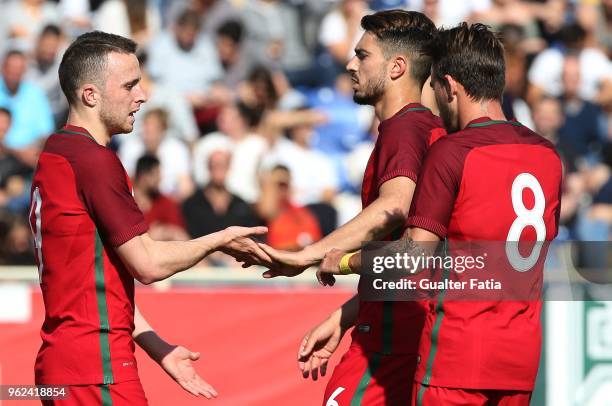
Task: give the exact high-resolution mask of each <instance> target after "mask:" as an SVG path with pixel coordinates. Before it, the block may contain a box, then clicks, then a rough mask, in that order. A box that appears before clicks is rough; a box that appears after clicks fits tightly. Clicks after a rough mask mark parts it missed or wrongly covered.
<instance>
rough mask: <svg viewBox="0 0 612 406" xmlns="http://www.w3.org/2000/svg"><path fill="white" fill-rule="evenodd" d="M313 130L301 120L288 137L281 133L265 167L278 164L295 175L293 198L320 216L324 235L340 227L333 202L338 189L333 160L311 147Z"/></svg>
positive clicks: (267, 158)
mask: <svg viewBox="0 0 612 406" xmlns="http://www.w3.org/2000/svg"><path fill="white" fill-rule="evenodd" d="M313 133H314V130H313V127H312V125H311V124H310V123H298V124H297V125H296V126H293V127H291V128H288V129H287V134H288V135H289V138H285V137H281V138H280V139H279V140H278V141H277V142H275V143H274V146H273V148H272V149H271V150H270V151H269V152H268V153H267V154H266V155H265V156H264V158H263V160H262V168H264V170H265V169H269V168H273V167H277V166H278V165H281V166H285V167H287V168H288V169H289V172H290V173H291V178H292V186H293V187H292V190H291V201H292V202H293V203H295V204H297V205H298V206H305V207H307V208H308V209H310V211H311V212H312V213H313V214H314V215H315V216H316V217H317V220H318V222H319V225H320V226H321V232H322V234H323V235H327V234H329V233H331V232H332V231H333V230H335V229H336V227H337V225H338V224H337V213H336V210H335V209H334V208H333V207H332V206H331V204H332V201H333V199H334V197H335V196H336V193H337V191H338V189H339V183H340V182H339V181H338V176H337V174H336V168H335V167H334V163H333V161H332V160H331V159H330V158H328V157H327V156H326V155H324V154H322V153H320V152H319V151H315V150H313V149H312V148H311V147H310V139H311V138H312V135H313Z"/></svg>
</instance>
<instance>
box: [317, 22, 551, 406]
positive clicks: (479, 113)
mask: <svg viewBox="0 0 612 406" xmlns="http://www.w3.org/2000/svg"><path fill="white" fill-rule="evenodd" d="M427 53H428V55H431V57H432V79H431V83H432V86H433V89H434V93H435V96H436V102H437V104H438V107H439V108H440V113H441V116H442V118H443V120H444V124H445V126H446V128H447V130H448V131H449V133H451V132H454V133H452V134H450V135H447V136H446V137H444V138H442V139H441V140H440V141H438V142H437V143H436V144H434V145H433V146H432V147H431V149H430V150H429V153H428V155H427V157H426V159H425V163H424V165H423V170H422V173H421V176H420V177H419V182H418V185H417V187H416V191H415V196H414V199H413V202H412V207H411V209H410V215H409V218H408V224H409V225H410V229H409V232H408V233H407V234H406V238H404V239H402V240H399V241H397V242H392V243H390V244H389V246H388V247H386V248H385V250H386V251H389V252H408V253H409V254H412V255H415V256H418V255H421V254H422V253H423V252H424V251H427V250H428V248H426V245H425V244H423V243H421V244H419V243H420V242H433V243H435V242H437V241H439V240H442V239H447V240H448V241H449V244H451V242H452V241H459V242H461V241H501V242H506V243H507V242H515V243H516V242H518V241H519V239H520V240H521V241H551V240H553V239H554V238H555V236H556V234H557V227H558V217H559V208H560V191H561V179H562V171H561V161H560V159H559V157H558V155H557V153H556V151H555V149H554V147H553V145H552V144H551V143H550V142H548V141H546V140H545V139H544V138H542V137H540V136H539V135H537V134H535V133H534V132H533V131H531V130H529V129H528V128H526V127H524V126H522V125H521V124H520V123H518V122H516V121H507V120H506V119H505V117H504V115H503V112H502V108H501V105H500V100H501V96H502V92H503V89H504V70H505V63H504V56H503V55H504V54H503V47H502V44H501V42H500V41H499V39H498V38H497V37H496V36H495V34H493V33H492V32H491V31H489V30H488V29H487V27H486V26H484V25H481V24H474V25H471V26H469V25H467V24H465V23H464V24H461V25H459V26H458V27H455V28H452V29H449V30H441V31H440V32H439V34H438V35H437V36H436V39H435V41H432V43H431V45H430V46H429V47H428V50H427ZM506 243H502V244H504V245H506ZM519 255H521V256H523V253H519ZM504 258H505V257H504ZM523 259H524V258H523ZM362 261H363V258H362V257H361V255H353V256H352V257H350V259H349V260H348V267H350V268H351V269H354V270H358V269H359V267H360V266H361V262H362ZM507 263H510V264H512V260H511V259H510V257H508V258H507ZM538 263H539V264H541V260H539V262H538ZM523 264H524V262H523ZM513 266H514V265H513ZM517 270H521V271H522V272H537V273H539V274H536V275H538V277H541V272H542V267H541V266H536V265H535V263H532V264H531V265H530V266H529V267H526V268H525V267H523V268H521V267H515V268H514V269H504V271H507V272H515V273H516V275H515V276H514V278H515V279H518V278H520V275H521V273H519V272H517ZM322 271H324V272H331V273H338V270H337V266H336V269H334V267H332V266H328V267H326V268H325V269H322ZM491 271H494V272H497V269H491ZM509 279H512V276H510V278H509ZM444 296H445V292H442V293H441V294H440V295H439V296H438V297H437V300H435V301H431V302H428V305H429V309H428V313H427V318H426V321H425V325H424V327H423V334H422V336H421V341H420V345H419V347H420V348H419V364H418V367H417V372H416V376H415V384H414V389H413V392H412V404H413V405H489V404H492V405H504V406H506V405H507V406H523V405H525V406H527V405H529V401H530V398H531V393H532V390H533V387H534V384H535V379H536V375H537V369H538V363H539V358H540V357H539V355H540V347H541V323H540V311H541V301H539V300H527V299H526V300H518V299H517V300H512V301H510V300H497V301H491V300H486V301H485V300H473V301H458V300H454V301H453V300H450V301H445V300H444Z"/></svg>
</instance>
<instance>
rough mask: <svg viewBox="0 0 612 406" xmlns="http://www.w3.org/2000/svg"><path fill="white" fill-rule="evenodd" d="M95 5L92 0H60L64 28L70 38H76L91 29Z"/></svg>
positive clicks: (59, 5)
mask: <svg viewBox="0 0 612 406" xmlns="http://www.w3.org/2000/svg"><path fill="white" fill-rule="evenodd" d="M93 5H94V2H93V1H90V0H59V2H58V8H59V12H60V14H61V16H62V28H63V30H64V34H65V35H66V36H67V37H68V38H76V37H78V36H79V35H81V34H84V33H85V32H86V31H88V30H90V29H91V11H92V8H93Z"/></svg>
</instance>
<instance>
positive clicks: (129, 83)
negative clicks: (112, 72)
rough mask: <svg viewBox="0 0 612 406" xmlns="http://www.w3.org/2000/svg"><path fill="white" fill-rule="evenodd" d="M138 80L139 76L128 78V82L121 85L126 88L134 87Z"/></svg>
mask: <svg viewBox="0 0 612 406" xmlns="http://www.w3.org/2000/svg"><path fill="white" fill-rule="evenodd" d="M138 82H140V77H137V78H136V79H134V80H130V81H129V82H125V83H124V84H123V87H128V88H129V87H134V86H136V85H137V84H138Z"/></svg>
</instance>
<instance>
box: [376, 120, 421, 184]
mask: <svg viewBox="0 0 612 406" xmlns="http://www.w3.org/2000/svg"><path fill="white" fill-rule="evenodd" d="M379 137H380V140H379V144H378V151H377V155H376V157H375V159H376V160H375V161H374V165H375V166H376V167H375V169H374V170H375V173H378V174H380V176H379V178H378V182H377V185H376V188H380V187H381V186H382V184H383V183H385V182H386V181H388V180H391V179H393V178H396V177H398V176H404V177H407V178H410V179H411V180H412V181H414V182H416V181H417V178H418V177H419V172H420V171H421V164H422V162H423V157H424V156H425V152H426V150H427V147H428V145H427V141H426V140H425V139H424V138H423V137H419V136H418V135H417V134H412V133H407V131H406V129H405V128H403V127H402V126H400V125H390V126H388V127H386V128H384V129H383V130H382V131H381V133H380V135H379Z"/></svg>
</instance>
